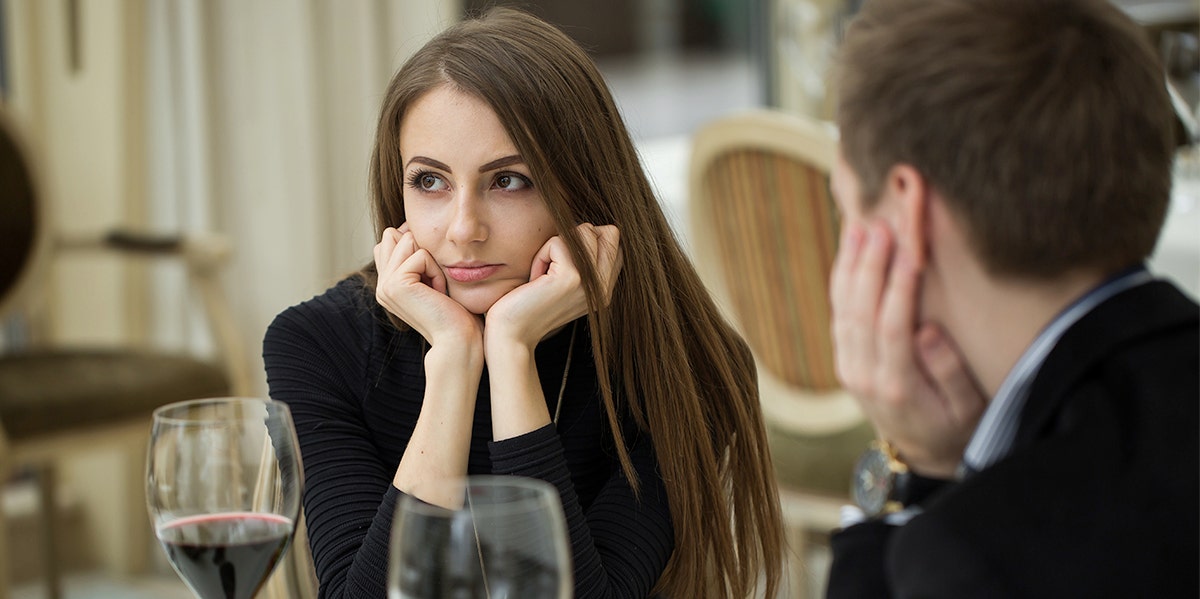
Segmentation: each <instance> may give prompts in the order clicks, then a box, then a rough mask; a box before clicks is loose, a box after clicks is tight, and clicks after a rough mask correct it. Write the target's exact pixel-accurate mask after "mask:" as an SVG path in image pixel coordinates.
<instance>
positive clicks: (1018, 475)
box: [828, 281, 1200, 599]
mask: <svg viewBox="0 0 1200 599" xmlns="http://www.w3.org/2000/svg"><path fill="white" fill-rule="evenodd" d="M1198 321H1200V308H1198V307H1197V305H1196V303H1194V302H1192V301H1191V300H1190V299H1188V298H1187V297H1185V296H1184V295H1183V294H1181V293H1180V292H1179V291H1178V290H1177V289H1176V288H1174V287H1173V286H1171V285H1170V284H1168V283H1165V282H1161V281H1156V282H1152V283H1147V284H1145V285H1141V286H1138V287H1134V288H1132V289H1129V290H1127V291H1124V292H1122V293H1119V294H1117V295H1116V296H1114V297H1112V298H1110V299H1109V300H1107V301H1105V302H1103V303H1102V304H1100V305H1099V306H1097V307H1096V308H1095V309H1093V310H1092V311H1091V312H1089V313H1088V314H1087V315H1085V316H1084V317H1083V318H1082V319H1080V320H1079V321H1078V322H1076V323H1075V324H1074V325H1073V326H1072V327H1070V328H1069V329H1068V330H1067V331H1066V333H1065V334H1064V335H1063V336H1062V338H1061V339H1060V340H1059V342H1058V344H1057V345H1055V347H1054V349H1053V350H1051V352H1050V354H1049V355H1048V356H1047V357H1046V360H1045V362H1044V363H1043V365H1042V367H1041V369H1040V370H1039V372H1038V374H1037V376H1036V378H1035V379H1034V382H1033V385H1032V386H1031V388H1030V394H1029V398H1028V401H1027V403H1026V405H1025V408H1024V409H1023V411H1022V413H1021V417H1020V425H1019V428H1018V432H1017V438H1016V441H1015V443H1014V446H1013V451H1012V453H1011V454H1010V455H1009V456H1008V457H1006V458H1004V459H1003V460H1001V461H1000V462H997V463H996V464H995V465H993V466H992V467H990V468H987V469H985V470H984V471H983V472H980V473H978V474H976V475H974V476H972V477H970V478H968V479H967V480H965V481H963V482H961V483H957V484H953V485H949V486H947V487H945V488H943V489H942V490H941V491H940V492H939V493H938V494H936V495H934V496H933V497H931V498H930V499H929V500H927V501H926V502H925V503H924V505H923V507H924V508H925V511H924V513H923V514H921V515H919V516H917V517H915V518H913V519H912V520H911V521H909V523H908V524H906V525H904V526H902V527H893V526H888V525H885V524H883V523H880V522H866V523H863V524H859V525H855V526H851V527H849V528H847V529H844V530H842V531H839V532H838V533H836V534H835V535H834V537H833V540H832V547H833V566H832V569H831V572H830V580H829V587H828V596H829V597H830V598H838V599H840V598H843V597H845V598H849V597H853V598H861V597H948V598H950V597H952V598H962V597H1054V598H1064V597H1122V598H1125V597H1155V598H1158V597H1189V598H1191V599H1195V598H1196V597H1200V410H1198V406H1200V332H1198V331H1200V322H1198Z"/></svg>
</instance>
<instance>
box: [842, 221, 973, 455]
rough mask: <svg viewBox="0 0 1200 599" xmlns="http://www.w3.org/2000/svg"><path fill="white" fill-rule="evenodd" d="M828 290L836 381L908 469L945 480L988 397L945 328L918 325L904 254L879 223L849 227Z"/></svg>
mask: <svg viewBox="0 0 1200 599" xmlns="http://www.w3.org/2000/svg"><path fill="white" fill-rule="evenodd" d="M830 288H831V289H830V299H831V301H832V305H833V339H834V346H835V354H836V355H835V358H836V362H837V373H838V378H839V379H840V380H841V382H842V385H843V386H845V388H846V389H847V390H849V391H850V392H851V393H853V394H854V396H855V397H857V398H858V400H859V404H860V405H861V406H862V408H863V412H864V413H865V414H866V415H867V417H868V418H869V419H870V420H871V422H872V424H873V425H874V426H875V430H876V433H877V434H878V435H879V437H880V438H881V439H885V440H887V441H889V442H891V443H892V445H893V446H894V447H895V448H896V450H897V452H898V453H899V454H900V457H901V459H903V460H904V462H905V463H907V464H908V466H909V467H910V468H912V469H913V470H914V471H915V472H917V473H919V474H921V475H923V476H930V477H938V478H950V477H952V476H953V475H954V472H955V470H956V469H957V467H958V464H959V463H960V462H961V461H962V454H963V451H964V450H965V449H966V445H967V442H968V441H969V440H970V438H971V435H972V434H973V433H974V431H975V426H976V425H977V424H978V423H979V418H980V416H981V415H982V414H983V410H984V408H985V407H986V405H987V400H986V398H985V396H984V394H983V392H982V391H981V390H980V387H979V385H978V383H977V382H976V381H975V379H974V376H973V375H972V374H971V372H970V370H969V369H968V367H967V364H966V363H965V362H964V360H963V358H962V355H961V353H960V352H959V350H958V347H957V346H956V345H955V344H954V342H953V340H951V339H950V337H949V336H948V335H947V334H946V332H945V331H944V330H942V328H941V327H940V326H939V325H937V324H936V323H931V322H926V323H921V324H920V325H918V324H917V322H916V321H917V305H918V301H919V297H918V296H919V293H920V272H919V271H918V269H917V268H916V267H915V266H914V264H913V261H912V259H911V258H910V257H909V256H907V255H905V253H904V252H903V251H895V246H894V243H893V240H892V234H891V231H890V230H889V229H888V228H887V226H886V225H885V224H884V223H882V222H877V223H873V224H870V225H868V226H866V227H864V226H863V225H861V224H859V223H848V224H847V225H846V226H845V227H844V229H843V234H842V240H841V245H840V248H839V250H838V256H837V259H836V261H835V262H834V266H833V273H832V275H831V280H830Z"/></svg>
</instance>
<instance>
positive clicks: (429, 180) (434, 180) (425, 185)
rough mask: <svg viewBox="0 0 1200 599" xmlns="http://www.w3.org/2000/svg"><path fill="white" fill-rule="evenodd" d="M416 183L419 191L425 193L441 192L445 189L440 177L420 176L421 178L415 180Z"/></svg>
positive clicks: (427, 174) (444, 183)
mask: <svg viewBox="0 0 1200 599" xmlns="http://www.w3.org/2000/svg"><path fill="white" fill-rule="evenodd" d="M417 183H418V184H419V185H420V186H421V189H424V190H425V191H441V190H443V189H445V188H446V182H445V181H442V178H441V177H439V176H437V175H432V174H429V173H426V174H424V175H421V177H420V178H419V179H417Z"/></svg>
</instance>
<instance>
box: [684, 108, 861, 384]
mask: <svg viewBox="0 0 1200 599" xmlns="http://www.w3.org/2000/svg"><path fill="white" fill-rule="evenodd" d="M835 151H836V134H835V133H834V130H833V128H832V126H831V125H830V126H824V125H822V124H818V123H816V122H812V121H808V120H805V119H803V118H801V117H799V116H793V115H790V114H785V113H780V112H772V111H765V110H759V111H754V112H750V113H746V114H741V115H737V116H731V117H726V118H723V119H720V120H718V121H715V122H713V123H711V124H709V125H708V126H706V127H704V128H702V129H701V130H700V131H698V132H697V133H696V135H695V138H694V142H693V151H692V158H691V164H690V175H689V189H690V192H689V193H690V196H691V201H690V206H691V213H690V222H691V228H692V237H691V240H690V245H691V246H692V248H693V251H694V253H695V256H696V263H697V269H698V270H699V271H700V274H701V277H703V278H704V280H705V282H706V284H707V285H708V286H709V287H710V290H711V291H712V292H713V294H714V296H715V297H716V298H717V300H718V301H719V302H721V303H722V304H723V305H724V307H725V309H726V311H727V313H728V314H729V316H730V318H731V319H732V320H733V321H734V323H735V326H737V327H739V329H740V331H741V333H742V335H743V336H744V337H745V339H746V342H747V343H748V344H749V345H750V349H751V351H753V353H754V355H755V358H756V360H757V361H758V362H759V368H760V369H763V368H766V369H768V370H769V371H771V374H773V375H774V376H775V377H776V378H778V379H780V380H782V381H784V382H786V383H787V384H789V385H790V386H793V387H798V388H802V389H806V390H811V391H829V390H834V389H837V388H838V387H839V385H838V382H837V378H836V376H835V373H834V364H833V343H832V339H831V337H830V330H829V326H830V306H829V290H828V281H829V273H830V270H831V268H832V264H833V259H834V255H835V254H836V251H837V235H838V213H837V210H836V206H835V204H834V202H833V199H832V197H831V195H830V192H829V185H828V174H829V170H830V167H831V165H832V163H833V159H834V153H835Z"/></svg>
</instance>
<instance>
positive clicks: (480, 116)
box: [400, 86, 557, 314]
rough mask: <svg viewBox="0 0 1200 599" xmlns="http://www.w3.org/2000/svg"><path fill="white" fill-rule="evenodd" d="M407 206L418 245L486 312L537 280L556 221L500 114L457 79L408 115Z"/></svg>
mask: <svg viewBox="0 0 1200 599" xmlns="http://www.w3.org/2000/svg"><path fill="white" fill-rule="evenodd" d="M400 155H401V156H403V160H404V179H405V186H404V187H405V189H404V214H405V217H406V218H407V221H408V229H409V231H411V232H412V234H413V238H414V239H415V240H416V242H417V246H418V247H420V248H423V249H425V250H427V251H429V253H430V254H432V255H433V259H434V260H435V261H436V262H437V263H438V265H439V266H440V267H441V268H442V271H443V272H445V273H446V284H447V288H448V291H449V294H450V297H451V298H453V299H454V300H456V301H457V302H458V303H460V304H462V305H463V306H464V307H465V308H466V309H467V310H468V311H470V312H472V313H474V314H484V313H486V312H487V310H488V308H490V307H491V306H492V304H494V303H496V300H498V299H500V298H501V297H502V296H504V294H506V293H508V292H509V291H512V290H513V289H515V288H517V287H518V286H520V285H522V284H524V283H526V282H528V281H529V270H530V266H531V265H532V263H533V257H534V255H535V254H537V252H538V250H539V249H541V247H542V245H544V244H545V243H546V241H547V240H549V239H550V238H551V237H553V236H554V235H556V234H557V231H556V229H555V224H554V219H553V218H552V217H551V216H550V211H549V209H548V208H547V207H546V203H545V202H544V201H542V196H541V194H540V193H539V192H538V190H537V188H536V187H535V183H536V182H535V181H533V179H532V177H531V176H530V174H529V167H528V166H527V165H526V164H525V161H524V159H523V158H522V157H521V155H520V154H519V153H518V152H517V148H516V146H515V145H513V142H512V140H511V139H509V137H508V134H507V133H506V132H505V131H504V127H502V126H501V124H500V120H499V118H497V117H496V113H495V112H493V111H492V109H491V108H490V107H489V106H488V105H487V104H485V103H484V102H483V101H482V100H479V99H478V98H475V97H474V96H471V95H468V94H464V93H462V92H459V91H457V90H455V89H454V88H452V87H450V86H439V87H436V88H434V89H432V90H430V91H429V92H427V93H426V94H425V95H424V96H421V97H420V98H419V99H418V100H417V101H416V102H415V103H413V105H412V106H411V107H410V108H409V109H408V111H407V112H406V113H405V115H404V117H403V119H402V120H401V121H400Z"/></svg>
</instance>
